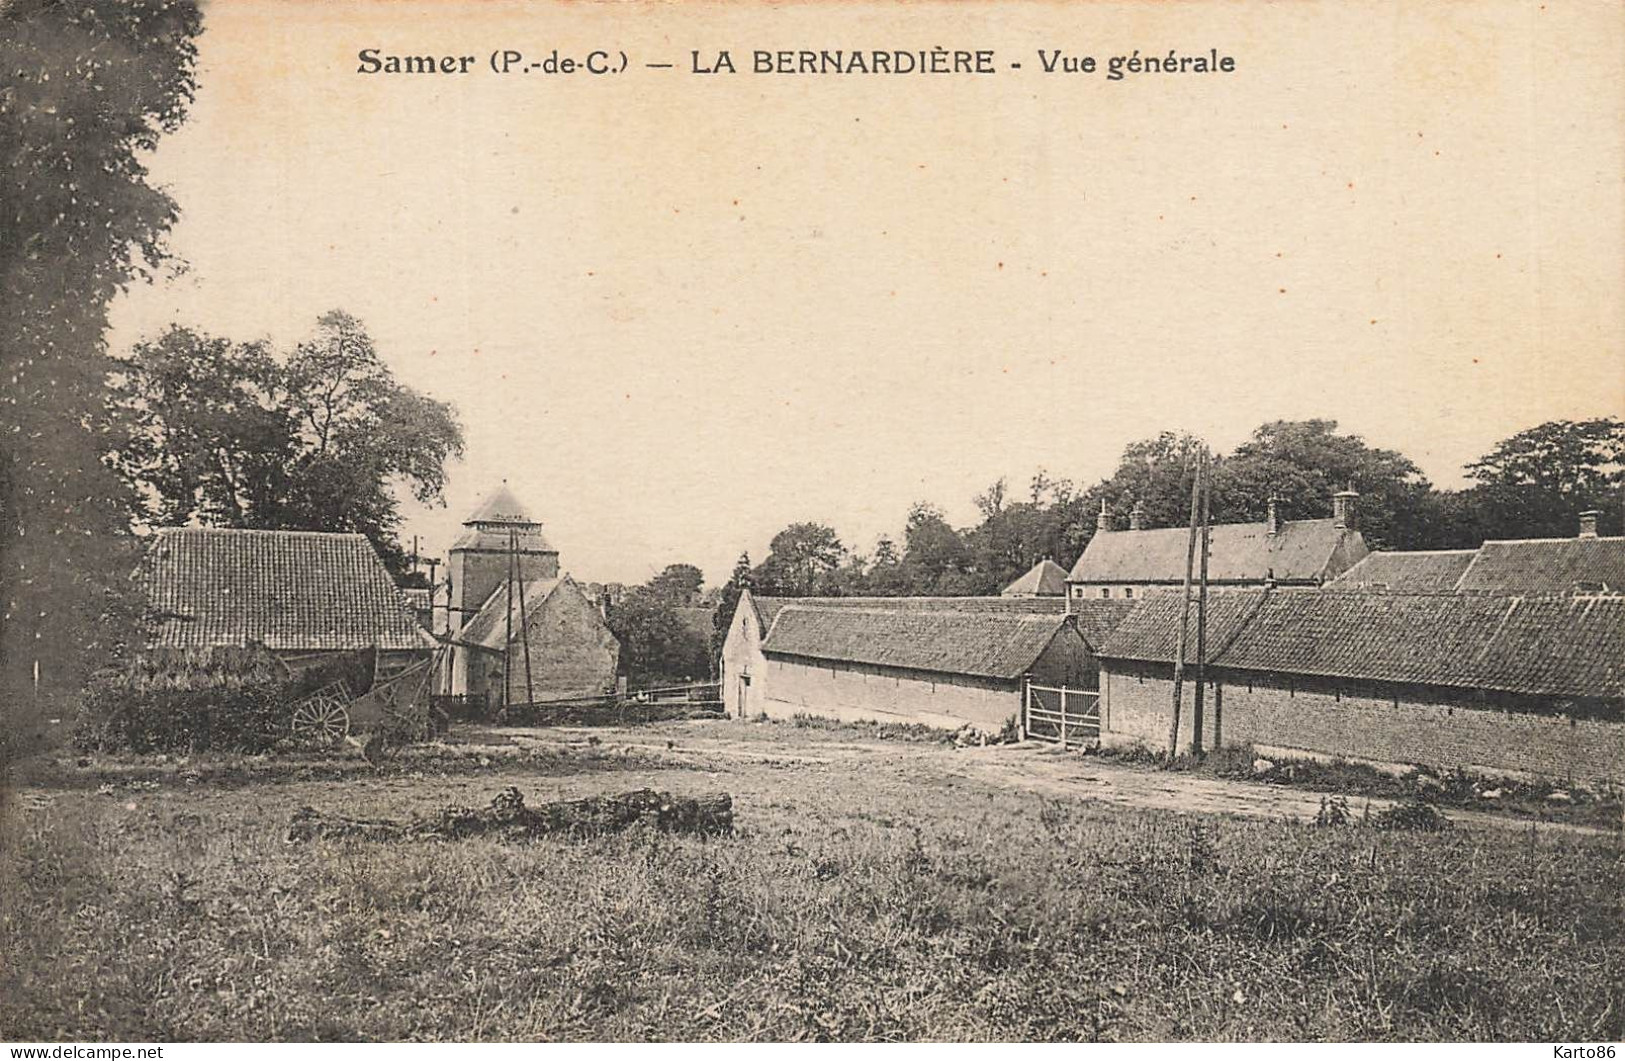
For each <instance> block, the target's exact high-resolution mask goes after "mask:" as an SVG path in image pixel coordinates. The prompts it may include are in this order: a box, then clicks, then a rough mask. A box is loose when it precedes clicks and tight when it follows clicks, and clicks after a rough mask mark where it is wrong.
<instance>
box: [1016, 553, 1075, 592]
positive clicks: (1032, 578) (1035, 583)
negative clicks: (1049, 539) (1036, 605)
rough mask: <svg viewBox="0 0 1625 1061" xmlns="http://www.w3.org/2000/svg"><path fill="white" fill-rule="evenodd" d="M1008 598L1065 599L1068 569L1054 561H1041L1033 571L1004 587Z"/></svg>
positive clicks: (1034, 566) (1035, 565)
mask: <svg viewBox="0 0 1625 1061" xmlns="http://www.w3.org/2000/svg"><path fill="white" fill-rule="evenodd" d="M1002 596H1006V597H1064V596H1066V568H1064V567H1062V566H1061V565H1060V564H1058V563H1056V562H1055V561H1054V560H1049V559H1045V560H1040V561H1038V563H1036V564H1034V565H1033V567H1032V570H1031V571H1028V572H1027V573H1026V574H1025V575H1022V576H1021V577H1020V578H1018V579H1016V580H1015V581H1014V582H1012V583H1010V584H1009V585H1008V586H1006V587H1004V592H1003V594H1002Z"/></svg>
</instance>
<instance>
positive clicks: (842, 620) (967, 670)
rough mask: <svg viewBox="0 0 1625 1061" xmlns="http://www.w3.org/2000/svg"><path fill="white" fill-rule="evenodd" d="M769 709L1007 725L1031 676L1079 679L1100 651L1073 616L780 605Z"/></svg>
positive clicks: (769, 653)
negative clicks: (1090, 643)
mask: <svg viewBox="0 0 1625 1061" xmlns="http://www.w3.org/2000/svg"><path fill="white" fill-rule="evenodd" d="M762 654H763V656H765V657H766V659H767V674H766V679H767V680H766V689H765V690H764V691H765V693H766V697H765V699H764V704H765V710H766V712H767V714H768V715H770V716H778V717H789V716H792V715H795V714H798V713H806V714H811V715H821V716H825V717H829V718H839V719H846V720H854V719H869V720H875V721H890V722H917V723H924V724H927V725H935V726H943V727H947V728H953V729H957V728H959V727H962V726H965V725H972V726H975V727H977V728H978V729H982V730H998V729H999V728H1000V727H1002V726H1003V725H1004V724H1005V722H1006V721H1007V720H1010V719H1014V718H1015V717H1016V716H1017V715H1018V714H1019V712H1020V710H1021V695H1022V683H1023V679H1024V678H1025V677H1026V676H1028V675H1032V676H1033V677H1034V678H1035V679H1038V680H1042V681H1045V682H1051V683H1054V684H1067V683H1070V684H1073V685H1076V684H1078V683H1081V682H1082V681H1084V680H1085V678H1086V677H1087V676H1088V675H1089V674H1092V673H1093V672H1094V670H1095V660H1094V656H1093V655H1091V654H1090V652H1089V647H1088V646H1087V645H1085V644H1084V643H1083V638H1082V637H1080V636H1079V634H1078V630H1077V625H1076V622H1075V620H1073V618H1072V617H1071V616H1066V615H1031V614H1015V613H1005V614H1001V613H998V612H960V611H900V610H896V609H888V610H878V609H868V608H815V607H808V606H806V605H800V604H792V605H790V606H789V607H787V608H785V609H783V610H782V611H780V612H779V615H778V618H776V619H775V620H774V621H773V627H772V629H770V630H769V631H768V634H767V640H766V641H764V642H763V643H762Z"/></svg>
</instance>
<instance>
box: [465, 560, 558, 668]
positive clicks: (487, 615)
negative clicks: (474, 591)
mask: <svg viewBox="0 0 1625 1061" xmlns="http://www.w3.org/2000/svg"><path fill="white" fill-rule="evenodd" d="M569 581H570V576H568V575H562V576H560V577H559V578H538V579H532V580H531V581H529V582H524V583H520V582H517V581H516V582H515V583H514V587H513V599H512V601H511V607H510V601H509V599H508V586H507V583H505V582H504V583H499V584H498V585H497V587H496V589H493V590H492V591H491V595H490V596H489V597H486V598H485V603H484V604H481V605H480V610H479V611H478V612H475V613H474V618H472V619H470V620H469V621H468V622H466V623H464V624H463V628H462V629H461V630H459V631H457V633H456V634H454V635H453V636H452V641H453V642H455V643H457V644H459V645H468V646H470V647H473V648H490V649H495V650H496V651H498V652H500V651H502V648H503V641H504V639H505V638H506V637H507V636H508V629H509V626H508V623H509V621H510V620H511V621H512V623H513V627H512V628H513V629H514V630H515V631H519V630H523V629H524V622H523V620H524V619H529V618H534V617H535V616H536V615H538V614H540V613H541V609H542V606H543V605H545V604H546V603H547V599H548V598H549V597H551V596H552V595H553V591H554V590H556V589H558V588H559V587H560V586H562V585H564V583H566V582H569ZM570 584H571V586H572V587H573V586H574V585H575V583H573V582H571V583H570ZM521 587H523V588H522V589H521ZM577 592H579V590H577Z"/></svg>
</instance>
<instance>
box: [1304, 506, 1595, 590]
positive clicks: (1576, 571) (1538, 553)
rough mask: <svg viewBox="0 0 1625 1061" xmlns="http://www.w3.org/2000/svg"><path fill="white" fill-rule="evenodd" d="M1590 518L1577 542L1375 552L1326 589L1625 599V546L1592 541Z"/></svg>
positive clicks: (1583, 520)
mask: <svg viewBox="0 0 1625 1061" xmlns="http://www.w3.org/2000/svg"><path fill="white" fill-rule="evenodd" d="M1597 518H1598V513H1596V512H1583V513H1581V514H1580V534H1579V536H1578V537H1576V538H1539V539H1525V540H1521V541H1488V542H1485V543H1484V544H1483V545H1482V546H1480V547H1479V548H1477V549H1450V550H1443V551H1436V552H1391V553H1390V552H1378V553H1370V554H1368V555H1367V556H1366V558H1365V559H1364V560H1361V561H1360V562H1359V563H1357V564H1355V565H1354V566H1353V567H1351V568H1349V569H1348V570H1347V571H1345V572H1343V573H1342V574H1341V575H1339V576H1338V577H1337V578H1335V579H1333V580H1332V581H1331V582H1330V583H1328V584H1327V588H1329V589H1340V590H1342V589H1347V590H1364V591H1368V592H1369V591H1377V592H1391V593H1483V594H1490V595H1494V596H1522V597H1553V596H1556V597H1562V596H1573V595H1580V596H1594V595H1596V594H1620V593H1625V538H1603V537H1598V535H1597Z"/></svg>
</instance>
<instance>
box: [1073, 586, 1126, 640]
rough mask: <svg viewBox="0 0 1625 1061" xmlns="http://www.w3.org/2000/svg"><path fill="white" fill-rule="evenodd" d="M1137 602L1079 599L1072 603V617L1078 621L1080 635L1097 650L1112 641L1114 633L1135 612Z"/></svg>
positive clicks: (1118, 599) (1115, 599)
mask: <svg viewBox="0 0 1625 1061" xmlns="http://www.w3.org/2000/svg"><path fill="white" fill-rule="evenodd" d="M1136 603H1137V602H1136V601H1131V600H1123V599H1122V598H1114V599H1112V600H1091V599H1088V598H1079V599H1076V600H1074V601H1073V602H1072V608H1071V613H1072V617H1073V618H1074V619H1075V620H1077V624H1078V633H1080V634H1082V635H1083V640H1084V643H1085V644H1087V645H1088V646H1089V647H1090V649H1097V648H1099V647H1100V646H1101V645H1104V644H1105V643H1106V642H1107V641H1109V640H1111V636H1112V633H1113V632H1114V631H1115V630H1116V629H1117V627H1118V626H1119V625H1120V624H1121V623H1122V622H1123V620H1124V619H1127V618H1128V617H1129V615H1130V614H1131V613H1132V612H1133V611H1134V605H1135V604H1136Z"/></svg>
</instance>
